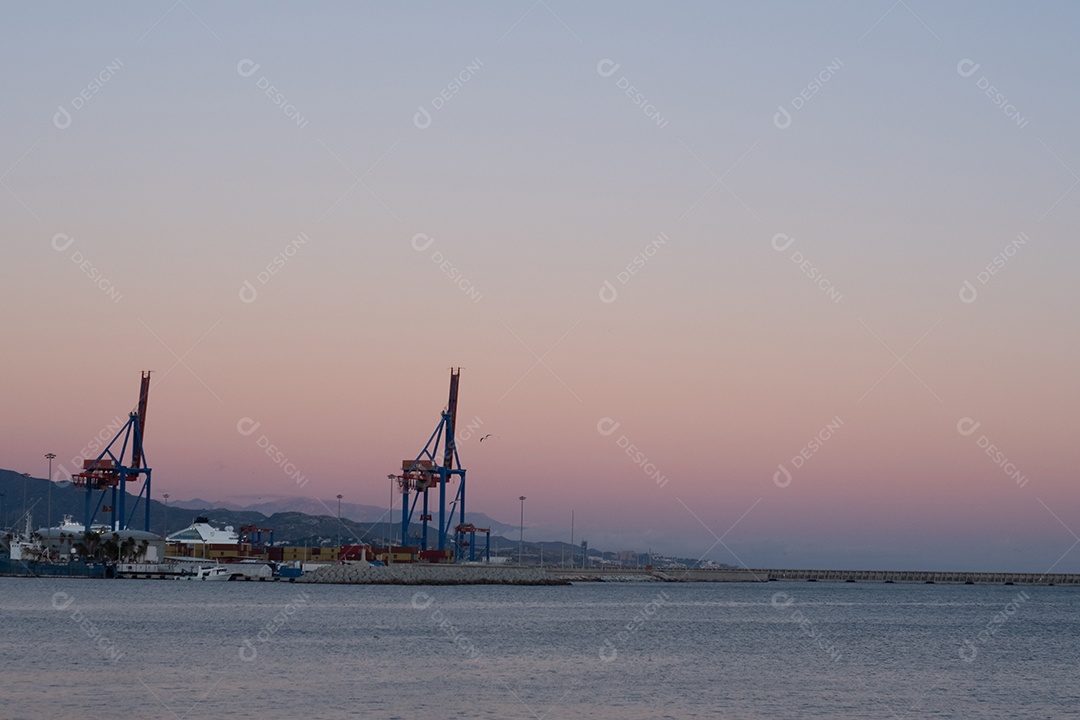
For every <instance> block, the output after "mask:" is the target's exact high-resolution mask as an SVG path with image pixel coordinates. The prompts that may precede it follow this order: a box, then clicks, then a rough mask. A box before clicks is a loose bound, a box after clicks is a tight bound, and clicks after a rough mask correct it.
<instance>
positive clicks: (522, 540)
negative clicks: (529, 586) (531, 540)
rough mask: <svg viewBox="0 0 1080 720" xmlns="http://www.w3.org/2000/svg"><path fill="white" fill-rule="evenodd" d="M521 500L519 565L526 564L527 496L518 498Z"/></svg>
mask: <svg viewBox="0 0 1080 720" xmlns="http://www.w3.org/2000/svg"><path fill="white" fill-rule="evenodd" d="M518 500H520V501H521V525H519V526H518V565H524V564H525V496H524V495H522V496H521V497H519V498H518Z"/></svg>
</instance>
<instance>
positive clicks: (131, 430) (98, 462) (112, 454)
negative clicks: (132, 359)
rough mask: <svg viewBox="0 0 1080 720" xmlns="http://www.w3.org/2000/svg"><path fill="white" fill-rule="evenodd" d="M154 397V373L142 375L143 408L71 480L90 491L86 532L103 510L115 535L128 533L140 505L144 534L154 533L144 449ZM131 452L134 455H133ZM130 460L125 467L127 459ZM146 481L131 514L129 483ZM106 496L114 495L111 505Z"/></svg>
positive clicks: (141, 406)
mask: <svg viewBox="0 0 1080 720" xmlns="http://www.w3.org/2000/svg"><path fill="white" fill-rule="evenodd" d="M149 396H150V371H144V372H143V373H142V380H141V383H140V385H139V404H138V406H137V409H136V410H135V411H133V412H131V413H129V414H128V421H127V422H126V423H125V424H124V426H123V427H121V428H120V430H119V431H117V433H116V435H115V436H113V439H112V440H111V441H109V444H108V445H106V446H105V449H104V450H102V451H101V454H100V455H98V456H97V457H96V458H93V459H88V458H87V459H84V460H83V467H82V470H81V471H80V472H77V473H75V474H73V475H72V476H71V481H72V483H73V484H74V485H75V487H77V488H81V489H84V490H85V491H86V502H85V512H84V518H85V520H84V525H83V529H84V531H89V530H90V528H91V527H92V526H93V523H94V518H95V517H96V516H97V513H98V511H99V510H102V511H104V512H109V513H111V519H112V523H111V525H112V529H113V530H114V531H119V530H127V529H128V527H129V526H130V525H131V521H132V519H133V518H134V517H135V512H136V510H138V509H139V503H142V505H143V530H146V531H148V532H149V530H150V475H151V470H150V468H149V467H147V466H146V453H145V450H144V448H143V438H144V437H145V432H146V403H147V400H148V398H149ZM129 448H130V453H129ZM125 456H129V457H130V460H128V461H127V463H126V464H125V462H124V457H125ZM140 478H142V479H143V483H142V487H141V488H140V489H139V494H138V495H136V496H135V502H134V504H133V505H132V506H131V511H130V513H128V514H125V513H127V508H126V504H127V502H126V500H127V496H128V492H127V483H130V482H138V481H139V479H140ZM97 492H100V493H101V494H100V495H98V497H97V501H96V502H95V501H94V495H95V493H97ZM106 495H110V502H109V503H108V504H105V502H104V501H105V497H106Z"/></svg>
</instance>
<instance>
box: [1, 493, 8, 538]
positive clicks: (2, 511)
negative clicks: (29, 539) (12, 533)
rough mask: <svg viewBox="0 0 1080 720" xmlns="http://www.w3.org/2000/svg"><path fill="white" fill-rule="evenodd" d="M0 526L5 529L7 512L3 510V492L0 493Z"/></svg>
mask: <svg viewBox="0 0 1080 720" xmlns="http://www.w3.org/2000/svg"><path fill="white" fill-rule="evenodd" d="M0 528H2V529H4V530H7V513H6V512H4V493H0Z"/></svg>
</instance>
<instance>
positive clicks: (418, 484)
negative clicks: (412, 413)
mask: <svg viewBox="0 0 1080 720" xmlns="http://www.w3.org/2000/svg"><path fill="white" fill-rule="evenodd" d="M460 379H461V368H451V369H450V397H449V399H448V400H447V403H446V409H445V410H443V411H442V415H441V416H440V419H439V424H438V425H437V426H436V427H435V431H434V432H433V433H432V434H431V437H430V438H428V441H427V444H426V445H425V446H424V449H423V450H421V451H420V453H419V454H418V455H417V456H416V457H415V458H413V459H411V460H403V461H402V463H401V473H400V474H395V475H390V476H389V477H390V478H391V479H392V480H396V481H397V488H398V492H400V493H401V496H402V498H401V544H402V545H407V544H408V542H409V523H410V522H411V521H412V519H413V517H414V516H415V514H416V510H417V504H419V505H420V516H419V520H420V527H421V531H420V549H421V550H423V551H426V550H428V523H429V522H430V521H431V520H433V519H434V518H433V516H432V514H431V510H432V508H431V502H430V499H429V497H428V493H429V491H431V490H432V489H433V488H437V489H438V491H439V500H438V502H439V522H438V525H437V530H438V538H437V547H438V550H439V551H440V552H444V553H445V552H447V550H448V548H447V545H448V544H450V543H451V542H452V543H453V546H454V552H453V553H452V555H451V556H452V557H453V558H454V559H462V558H463V556H464V554H465V553H464V550H465V548H466V547H468V548H469V559H470V560H473V559H475V538H476V532H477V531H478V528H476V527H475V526H473V525H471V524H470V523H466V522H465V468H463V467H461V459H460V458H459V457H458V452H457V444H456V442H455V439H454V438H455V435H454V433H455V430H456V429H457V405H458V384H459V381H460ZM440 454H441V456H442V457H441V458H440ZM440 460H441V462H440ZM455 480H456V481H457V490H456V492H455V493H454V496H453V498H452V499H451V500H450V503H449V505H448V504H447V485H448V484H449V483H451V482H453V481H455ZM410 499H411V501H410ZM455 514H456V515H457V523H456V524H455V523H454V516H455ZM451 527H453V535H452V536H451V532H450V531H451ZM479 531H480V532H483V530H479ZM489 538H490V533H489ZM489 542H490V541H489Z"/></svg>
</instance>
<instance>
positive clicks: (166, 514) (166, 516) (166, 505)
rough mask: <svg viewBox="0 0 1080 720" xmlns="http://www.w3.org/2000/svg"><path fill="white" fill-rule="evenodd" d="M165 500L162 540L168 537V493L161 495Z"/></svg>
mask: <svg viewBox="0 0 1080 720" xmlns="http://www.w3.org/2000/svg"><path fill="white" fill-rule="evenodd" d="M162 497H163V498H165V532H164V533H163V534H162V537H163V538H167V537H169V493H165V494H164V495H162Z"/></svg>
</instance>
